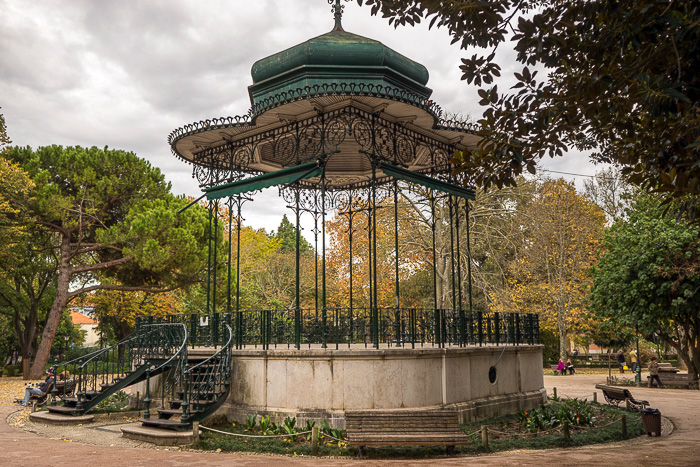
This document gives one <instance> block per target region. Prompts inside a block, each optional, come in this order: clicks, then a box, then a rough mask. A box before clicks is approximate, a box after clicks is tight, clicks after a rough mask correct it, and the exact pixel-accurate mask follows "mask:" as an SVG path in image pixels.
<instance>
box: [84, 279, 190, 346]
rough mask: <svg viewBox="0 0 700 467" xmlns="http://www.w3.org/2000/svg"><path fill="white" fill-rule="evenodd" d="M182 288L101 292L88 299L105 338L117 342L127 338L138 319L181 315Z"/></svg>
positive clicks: (90, 295) (107, 340)
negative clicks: (159, 291) (179, 313)
mask: <svg viewBox="0 0 700 467" xmlns="http://www.w3.org/2000/svg"><path fill="white" fill-rule="evenodd" d="M183 295H185V292H184V291H183V289H177V290H172V291H169V292H163V293H155V294H151V293H147V292H143V291H125V290H98V291H96V292H95V293H94V294H89V297H86V298H87V299H88V300H89V302H90V303H92V304H93V305H94V307H95V316H96V317H97V320H98V321H99V329H100V332H101V333H102V338H103V340H105V341H106V342H109V343H116V342H119V341H121V340H122V339H124V338H125V337H127V336H128V335H129V334H130V333H131V331H132V329H133V328H134V324H135V323H136V319H137V318H146V317H149V316H152V317H156V318H157V317H164V316H167V315H173V314H177V313H178V312H180V308H181V305H182V302H183V299H184V298H183Z"/></svg>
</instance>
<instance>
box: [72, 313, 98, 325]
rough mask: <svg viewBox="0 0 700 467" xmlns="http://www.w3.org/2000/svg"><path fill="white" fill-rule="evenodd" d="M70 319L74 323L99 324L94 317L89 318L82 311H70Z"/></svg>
mask: <svg viewBox="0 0 700 467" xmlns="http://www.w3.org/2000/svg"><path fill="white" fill-rule="evenodd" d="M70 319H71V320H72V321H73V324H97V321H95V320H94V319H92V318H89V317H87V316H85V315H84V314H82V313H78V312H77V311H75V310H71V311H70Z"/></svg>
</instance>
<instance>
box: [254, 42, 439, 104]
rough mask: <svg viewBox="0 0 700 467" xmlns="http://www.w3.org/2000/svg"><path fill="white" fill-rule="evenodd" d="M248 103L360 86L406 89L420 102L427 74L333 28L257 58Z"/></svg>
mask: <svg viewBox="0 0 700 467" xmlns="http://www.w3.org/2000/svg"><path fill="white" fill-rule="evenodd" d="M251 74H252V77H253V85H252V86H250V87H249V92H250V97H251V103H252V104H253V105H255V104H256V103H258V102H259V101H260V100H263V99H265V98H268V97H271V96H274V95H277V94H280V93H284V92H285V91H293V90H295V89H298V88H304V87H306V86H309V87H312V86H315V85H319V86H323V85H329V84H341V83H342V84H351V83H356V84H362V85H372V86H380V85H381V86H384V87H389V88H395V89H400V90H405V91H407V92H410V93H412V94H418V95H419V96H422V97H424V98H427V97H429V96H430V94H431V93H432V91H431V90H430V89H429V88H427V87H426V86H425V85H426V83H427V82H428V70H427V69H426V68H425V67H424V66H423V65H421V64H420V63H417V62H414V61H413V60H411V59H409V58H406V57H404V56H403V55H401V54H399V53H398V52H395V51H394V50H392V49H390V48H389V47H386V46H385V45H384V44H382V43H381V42H378V41H375V40H373V39H368V38H366V37H362V36H358V35H356V34H352V33H349V32H346V31H343V30H342V29H339V28H336V29H334V30H333V31H331V32H329V33H327V34H323V35H321V36H318V37H315V38H313V39H310V40H308V41H306V42H304V43H302V44H299V45H296V46H294V47H291V48H289V49H287V50H284V51H282V52H279V53H277V54H274V55H271V56H269V57H266V58H263V59H261V60H258V61H257V62H255V64H253V68H252V70H251Z"/></svg>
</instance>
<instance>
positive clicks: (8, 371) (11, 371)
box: [5, 365, 17, 376]
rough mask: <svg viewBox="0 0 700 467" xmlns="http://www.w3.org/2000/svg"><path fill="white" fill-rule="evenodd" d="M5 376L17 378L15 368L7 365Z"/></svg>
mask: <svg viewBox="0 0 700 467" xmlns="http://www.w3.org/2000/svg"><path fill="white" fill-rule="evenodd" d="M5 373H6V374H7V376H17V367H16V366H15V365H7V366H6V367H5Z"/></svg>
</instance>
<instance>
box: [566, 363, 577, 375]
mask: <svg viewBox="0 0 700 467" xmlns="http://www.w3.org/2000/svg"><path fill="white" fill-rule="evenodd" d="M566 370H567V371H568V372H569V374H570V375H573V374H574V373H576V369H575V368H574V364H573V363H571V359H568V360H567V361H566Z"/></svg>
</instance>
